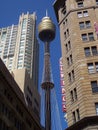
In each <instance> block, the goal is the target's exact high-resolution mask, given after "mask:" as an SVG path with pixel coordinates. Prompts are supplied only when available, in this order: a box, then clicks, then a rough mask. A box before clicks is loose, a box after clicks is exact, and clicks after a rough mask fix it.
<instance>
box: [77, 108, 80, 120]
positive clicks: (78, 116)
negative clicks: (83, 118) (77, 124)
mask: <svg viewBox="0 0 98 130" xmlns="http://www.w3.org/2000/svg"><path fill="white" fill-rule="evenodd" d="M76 114H77V121H79V120H80V114H79V109H77V110H76Z"/></svg>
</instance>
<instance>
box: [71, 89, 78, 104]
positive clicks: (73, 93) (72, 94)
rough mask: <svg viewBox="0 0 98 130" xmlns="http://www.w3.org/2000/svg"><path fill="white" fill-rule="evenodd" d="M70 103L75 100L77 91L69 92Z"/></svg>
mask: <svg viewBox="0 0 98 130" xmlns="http://www.w3.org/2000/svg"><path fill="white" fill-rule="evenodd" d="M70 96H71V101H72V102H74V101H76V100H77V90H76V88H74V89H73V90H71V91H70Z"/></svg>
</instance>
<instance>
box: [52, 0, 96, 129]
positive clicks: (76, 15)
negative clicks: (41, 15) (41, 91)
mask: <svg viewBox="0 0 98 130" xmlns="http://www.w3.org/2000/svg"><path fill="white" fill-rule="evenodd" d="M53 6H54V10H55V14H56V18H57V21H58V24H59V28H60V37H61V50H62V57H63V65H64V68H63V70H64V78H65V79H64V80H65V90H66V108H67V121H68V128H67V130H88V129H89V130H92V129H94V130H97V129H98V122H97V120H98V0H56V1H55V2H54V5H53Z"/></svg>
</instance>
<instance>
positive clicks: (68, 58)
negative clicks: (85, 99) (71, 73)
mask: <svg viewBox="0 0 98 130" xmlns="http://www.w3.org/2000/svg"><path fill="white" fill-rule="evenodd" d="M67 64H68V66H69V65H70V63H69V57H67Z"/></svg>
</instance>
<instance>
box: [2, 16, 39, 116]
mask: <svg viewBox="0 0 98 130" xmlns="http://www.w3.org/2000/svg"><path fill="white" fill-rule="evenodd" d="M0 57H1V59H2V60H3V62H4V63H5V65H6V67H7V68H8V70H9V71H10V72H11V74H12V76H13V77H14V79H15V80H16V82H17V84H18V85H19V87H20V88H21V90H22V92H23V93H24V97H25V99H26V101H27V104H28V106H29V107H30V108H31V110H32V111H34V112H35V113H36V114H37V115H38V118H39V115H40V95H39V93H38V77H39V76H38V72H39V44H38V40H37V38H36V14H35V13H33V14H29V13H27V14H22V15H21V16H20V18H19V23H18V25H12V26H9V27H4V28H1V29H0Z"/></svg>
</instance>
